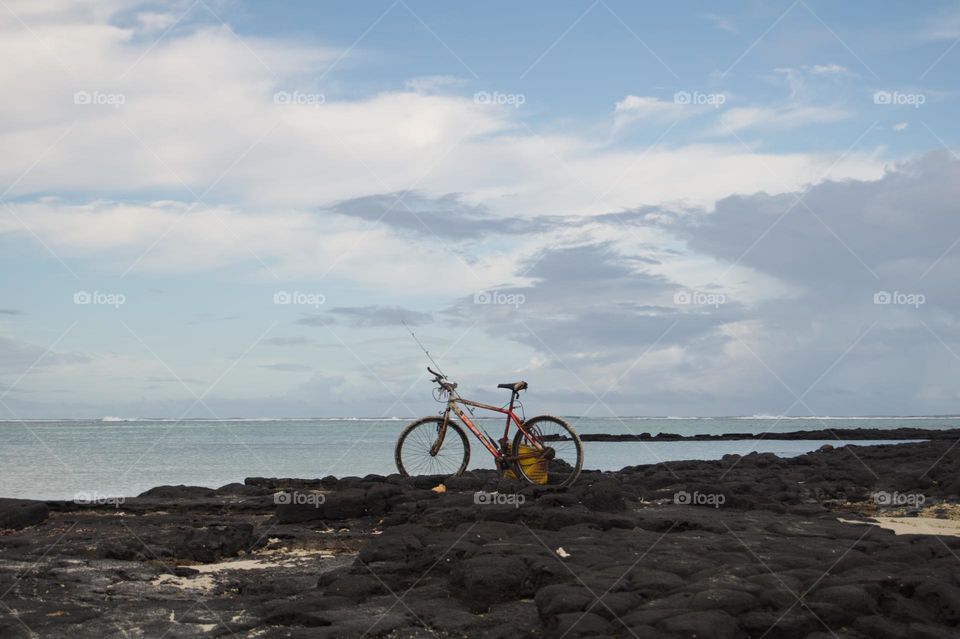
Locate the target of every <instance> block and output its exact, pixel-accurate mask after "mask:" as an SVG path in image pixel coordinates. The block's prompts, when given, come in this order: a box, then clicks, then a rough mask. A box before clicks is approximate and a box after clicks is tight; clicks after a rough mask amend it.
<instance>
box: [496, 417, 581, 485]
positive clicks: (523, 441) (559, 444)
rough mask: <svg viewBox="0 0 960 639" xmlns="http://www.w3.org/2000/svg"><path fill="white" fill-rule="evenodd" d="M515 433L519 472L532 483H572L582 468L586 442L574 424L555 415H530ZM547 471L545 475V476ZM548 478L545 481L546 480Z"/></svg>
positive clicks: (520, 475) (515, 449)
mask: <svg viewBox="0 0 960 639" xmlns="http://www.w3.org/2000/svg"><path fill="white" fill-rule="evenodd" d="M523 429H524V430H525V431H526V432H527V433H528V434H529V437H527V436H525V435H524V433H523V430H519V429H518V430H517V434H516V435H514V437H513V448H512V449H511V450H513V451H514V454H515V455H517V456H518V457H519V459H517V461H516V462H514V472H516V473H517V476H518V477H520V478H522V479H524V480H525V481H528V482H530V483H531V484H544V483H546V484H547V485H548V486H569V485H571V484H573V482H575V481H577V477H579V476H580V469H581V468H583V444H582V443H581V442H580V436H579V435H577V431H575V430H573V426H571V425H570V424H568V423H567V422H566V421H564V420H562V419H560V418H559V417H554V416H553V415H540V416H539V417H531V418H530V419H528V420H527V421H525V422H524V423H523ZM544 474H545V475H546V477H544ZM544 479H546V481H544Z"/></svg>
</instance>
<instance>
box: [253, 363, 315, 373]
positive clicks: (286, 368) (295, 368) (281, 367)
mask: <svg viewBox="0 0 960 639" xmlns="http://www.w3.org/2000/svg"><path fill="white" fill-rule="evenodd" d="M259 367H260V368H266V369H269V370H272V371H279V372H281V373H303V372H307V371H312V370H313V367H312V366H307V365H305V364H291V363H279V364H259Z"/></svg>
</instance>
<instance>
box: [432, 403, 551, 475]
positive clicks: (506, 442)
mask: <svg viewBox="0 0 960 639" xmlns="http://www.w3.org/2000/svg"><path fill="white" fill-rule="evenodd" d="M516 399H517V394H516V393H513V394H512V395H511V396H510V405H509V406H508V407H507V408H502V407H500V406H492V405H490V404H484V403H482V402H475V401H473V400H470V399H464V398H463V397H460V396H459V395H458V394H457V392H456V391H455V390H451V391H450V392H449V397H448V398H447V409H446V410H445V411H443V426H442V427H441V431H442V432H441V434H440V437H438V438H437V443H436V444H435V445H434V446H435V448H436V450H439V449H440V445H441V444H442V443H443V438H444V436H445V435H446V430H447V422H448V420H449V419H450V411H453V413H454V414H455V415H456V416H457V417H459V418H460V421H461V422H463V425H464V426H466V427H467V428H468V429H469V430H470V432H471V433H473V435H474V437H476V438H477V439H479V440H480V443H481V444H483V446H484V448H486V449H487V450H488V451H490V454H491V455H493V456H494V458H495V459H497V460H498V461H500V462H505V461H508V460H513V459H516V458H517V457H516V451H514V452H513V454H512V455H508V451H509V450H510V439H509V437H508V435H509V434H510V422H511V421H512V422H513V423H514V424H516V425H517V429H519V430H520V432H522V433H523V436H524V438H525V439H526V440H527V441H528V442H530V443H531V444H534V445H537V447H539V445H538V444H537V443H536V442H535V441H534V440H533V439H532V438H531V437H530V433H528V432H527V431H526V430H525V429H524V428H523V422H522V421H520V418H519V417H517V414H516V413H514V412H513V404H514V402H515V401H516ZM457 404H463V405H464V406H473V407H474V408H481V409H483V410H489V411H493V412H496V413H501V414H503V415H506V416H507V417H506V422H505V423H504V425H503V437H502V438H500V441H499V442H498V443H499V444H500V450H497V449H496V448H494V446H493V444H492V443H491V442H490V440H489V439H488V437H486V436H485V435H484V433H483V432H482V431H481V430H480V429H479V428H478V427H477V425H476V424H474V423H473V421H471V420H470V418H469V417H467V414H466V412H465V411H464V410H463V409H462V408H460V407H459V406H457Z"/></svg>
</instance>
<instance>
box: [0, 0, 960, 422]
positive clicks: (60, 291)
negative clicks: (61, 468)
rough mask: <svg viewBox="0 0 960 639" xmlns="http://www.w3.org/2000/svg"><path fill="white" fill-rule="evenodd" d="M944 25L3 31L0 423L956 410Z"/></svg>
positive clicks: (950, 102)
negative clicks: (451, 399) (440, 399)
mask: <svg viewBox="0 0 960 639" xmlns="http://www.w3.org/2000/svg"><path fill="white" fill-rule="evenodd" d="M958 43H960V4H958V3H956V2H925V3H893V2H889V3H888V2H882V3H842V4H838V3H832V2H825V1H817V0H796V1H794V2H789V1H787V2H777V1H774V2H753V1H747V2H685V3H637V2H618V1H615V0H597V1H595V2H549V3H548V2H545V1H541V2H526V3H520V4H518V3H514V2H502V1H492V2H486V3H479V4H463V3H437V2H421V1H418V0H395V1H392V2H390V1H387V2H379V1H370V2H364V3H355V2H295V1H289V2H284V3H282V4H276V3H256V2H234V1H224V0H195V1H192V2H191V1H189V0H187V1H183V2H180V1H179V0H177V1H172V2H166V3H156V2H138V1H129V2H126V1H115V0H98V1H92V0H75V1H74V0H71V1H67V0H46V1H45V2H43V3H36V2H31V1H29V0H3V1H2V2H0V59H2V60H3V64H2V65H0V84H2V86H3V91H4V100H2V101H0V140H2V142H0V144H2V148H3V153H0V419H10V420H18V419H40V418H100V417H105V416H121V417H160V416H162V417H174V418H227V417H309V416H369V417H379V416H384V417H390V416H400V417H408V416H414V415H420V414H428V413H433V412H435V411H436V410H437V406H436V404H434V403H433V400H432V398H431V394H430V384H429V382H428V380H427V378H426V372H425V370H424V368H425V366H426V365H427V364H428V363H429V362H428V361H427V358H426V356H425V355H424V354H423V353H422V352H421V351H420V350H419V347H418V346H417V344H416V342H415V341H414V339H413V338H411V336H410V334H409V333H408V332H407V329H406V328H405V326H404V324H403V323H404V322H405V323H406V325H407V326H409V327H410V329H412V330H413V331H414V332H415V333H416V335H417V337H418V338H419V339H420V340H421V341H422V342H423V343H424V344H425V345H426V347H427V349H428V350H429V351H430V353H431V355H432V356H433V357H434V358H435V359H436V360H437V361H438V362H439V364H440V366H441V367H442V368H443V370H444V371H445V372H446V373H447V374H448V375H449V376H450V378H451V379H454V380H456V381H457V382H459V384H460V390H461V391H462V392H463V394H464V395H465V396H468V397H472V398H475V399H478V400H481V401H489V402H495V401H502V400H504V399H506V398H504V397H502V395H503V391H498V390H497V389H496V385H497V383H500V382H507V381H515V380H518V379H524V380H526V381H527V382H528V383H529V384H530V390H529V391H528V393H527V394H526V396H525V401H526V404H527V407H528V409H529V410H531V411H532V412H534V413H540V412H552V413H560V414H568V415H571V414H572V415H587V416H595V417H604V416H611V415H651V416H654V415H677V416H686V415H784V414H789V415H912V414H918V415H919V414H925V415H930V414H957V413H960V409H958V400H960V390H958V387H957V384H956V382H955V380H956V379H957V375H958V373H960V326H958V312H960V298H958V296H957V293H956V291H957V287H956V282H955V280H956V277H955V276H956V274H957V273H958V267H960V247H958V244H960V216H958V213H960V210H958V207H960V204H958V202H960V156H958V154H957V148H958V144H960V142H958V131H957V121H956V112H957V102H958V98H960V94H958V88H960V87H958V80H957V78H958V77H960V76H958V73H957V71H958V67H960V46H957V45H958Z"/></svg>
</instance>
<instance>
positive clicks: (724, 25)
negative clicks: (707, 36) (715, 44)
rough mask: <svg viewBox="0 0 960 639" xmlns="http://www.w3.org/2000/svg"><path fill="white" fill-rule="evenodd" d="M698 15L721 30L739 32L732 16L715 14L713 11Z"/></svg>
mask: <svg viewBox="0 0 960 639" xmlns="http://www.w3.org/2000/svg"><path fill="white" fill-rule="evenodd" d="M700 17H701V18H702V19H704V20H706V21H707V22H709V23H710V24H712V25H713V26H714V27H716V28H717V29H720V30H721V31H727V32H729V33H740V30H739V29H738V28H737V25H736V23H735V22H734V20H733V18H731V17H729V16H722V15H717V14H715V13H702V14H700Z"/></svg>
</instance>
